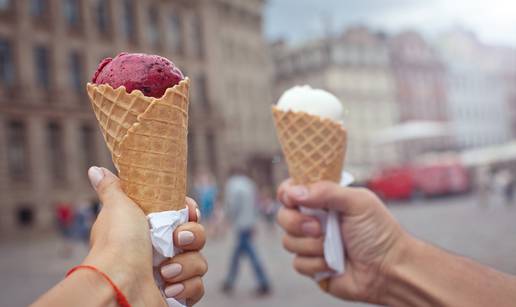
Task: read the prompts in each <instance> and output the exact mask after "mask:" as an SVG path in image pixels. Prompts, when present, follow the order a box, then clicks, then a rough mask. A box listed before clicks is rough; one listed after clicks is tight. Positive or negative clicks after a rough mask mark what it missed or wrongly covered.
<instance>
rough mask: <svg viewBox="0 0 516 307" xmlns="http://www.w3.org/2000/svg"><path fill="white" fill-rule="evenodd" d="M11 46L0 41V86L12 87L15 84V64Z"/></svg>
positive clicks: (4, 41) (6, 42)
mask: <svg viewBox="0 0 516 307" xmlns="http://www.w3.org/2000/svg"><path fill="white" fill-rule="evenodd" d="M13 62H14V61H13V52H12V49H11V44H10V43H9V42H8V41H6V40H3V39H0V84H1V85H5V86H11V85H13V83H14V63H13Z"/></svg>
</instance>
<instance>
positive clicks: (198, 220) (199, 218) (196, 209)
mask: <svg viewBox="0 0 516 307" xmlns="http://www.w3.org/2000/svg"><path fill="white" fill-rule="evenodd" d="M195 212H196V213H197V223H200V222H201V211H200V210H199V208H195Z"/></svg>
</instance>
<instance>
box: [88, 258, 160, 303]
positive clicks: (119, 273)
mask: <svg viewBox="0 0 516 307" xmlns="http://www.w3.org/2000/svg"><path fill="white" fill-rule="evenodd" d="M125 263H126V262H125V261H123V259H121V258H120V257H118V256H116V254H115V253H111V252H109V251H107V250H103V251H102V253H97V252H96V251H95V249H94V248H93V249H92V250H91V251H90V253H89V254H88V256H87V257H86V259H85V260H84V261H83V263H82V264H83V265H91V266H94V267H95V268H97V269H99V270H100V271H102V272H103V273H105V274H106V275H107V276H109V278H110V279H111V280H112V281H113V283H114V284H115V285H116V286H117V287H118V289H120V291H121V292H122V294H123V295H124V296H125V298H126V299H127V300H128V301H129V303H130V304H131V305H132V306H141V305H144V304H143V303H142V302H144V301H145V296H146V293H147V292H146V291H145V290H146V289H144V286H145V285H148V284H149V283H151V282H153V281H152V280H150V281H147V280H144V279H145V277H144V276H139V275H141V274H138V273H137V272H135V270H134V268H133V266H131V265H126V264H125ZM97 274H98V273H97ZM98 275H99V277H100V278H103V277H102V276H100V274H98ZM104 284H105V285H106V287H109V288H111V286H110V285H109V283H107V282H106V281H105V282H104ZM111 294H112V296H111V297H112V300H113V301H115V299H116V297H115V291H114V290H113V289H111ZM115 302H116V301H115Z"/></svg>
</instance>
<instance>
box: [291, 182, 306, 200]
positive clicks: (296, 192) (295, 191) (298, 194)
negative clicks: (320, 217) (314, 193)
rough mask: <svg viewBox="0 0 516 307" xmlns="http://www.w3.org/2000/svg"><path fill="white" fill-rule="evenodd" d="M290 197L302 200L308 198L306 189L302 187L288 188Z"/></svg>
mask: <svg viewBox="0 0 516 307" xmlns="http://www.w3.org/2000/svg"><path fill="white" fill-rule="evenodd" d="M289 194H290V195H292V196H294V197H295V198H297V199H303V198H306V196H308V189H307V188H306V187H305V186H302V185H296V186H293V187H291V188H290V193H289Z"/></svg>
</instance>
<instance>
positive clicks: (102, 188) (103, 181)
mask: <svg viewBox="0 0 516 307" xmlns="http://www.w3.org/2000/svg"><path fill="white" fill-rule="evenodd" d="M88 177H89V179H90V183H91V185H92V186H93V188H94V189H95V191H96V192H97V195H98V196H99V199H100V201H101V203H102V204H104V205H105V204H109V203H111V202H113V201H114V200H115V199H120V198H121V197H122V198H125V197H126V195H125V193H124V192H123V191H122V188H121V186H120V179H118V177H117V176H115V174H113V173H112V172H110V171H109V170H108V169H106V168H103V167H97V166H92V167H90V169H89V170H88Z"/></svg>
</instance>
